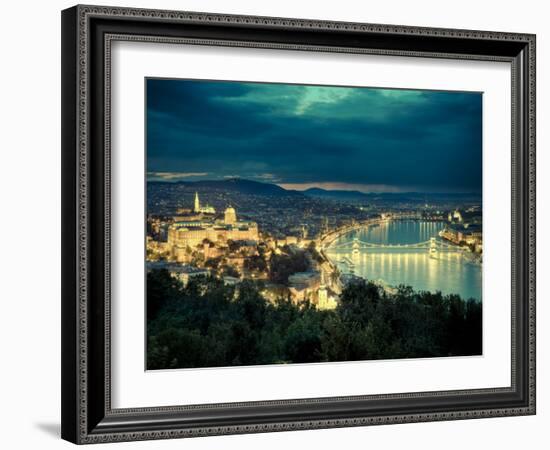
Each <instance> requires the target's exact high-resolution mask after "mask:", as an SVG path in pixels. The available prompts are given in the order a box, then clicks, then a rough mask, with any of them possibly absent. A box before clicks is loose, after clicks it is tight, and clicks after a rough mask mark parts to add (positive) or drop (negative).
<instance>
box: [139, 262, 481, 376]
mask: <svg viewBox="0 0 550 450" xmlns="http://www.w3.org/2000/svg"><path fill="white" fill-rule="evenodd" d="M281 276H282V274H281ZM261 290H262V286H261V284H260V283H258V282H254V281H250V280H245V281H243V282H241V283H239V284H238V285H237V286H227V285H224V283H223V281H221V280H219V279H216V278H213V277H209V278H206V277H202V278H194V279H193V280H191V281H190V282H189V284H188V285H187V286H186V287H183V285H182V284H181V283H180V282H179V281H177V280H175V279H174V278H172V277H171V276H170V275H169V273H168V272H166V271H164V270H159V271H152V272H150V273H149V274H148V276H147V342H148V346H147V367H148V369H165V368H186V367H219V366H238V365H255V364H279V363H311V362H328V361H354V360H370V359H396V358H420V357H440V356H464V355H479V354H481V344H482V340H481V338H482V334H481V324H482V309H481V304H480V303H479V302H476V301H474V300H468V301H464V300H462V299H461V298H460V297H458V296H456V295H448V296H443V295H442V294H441V293H439V292H438V293H430V292H416V291H414V290H413V289H412V288H410V287H405V286H401V287H399V289H398V290H397V292H396V293H394V294H389V293H387V292H385V291H384V290H383V289H382V288H380V287H379V286H378V285H376V284H374V283H372V282H367V281H364V280H362V281H359V282H356V283H353V284H351V285H349V286H348V287H347V288H345V289H344V292H343V293H342V295H341V297H340V303H339V305H338V307H337V308H336V309H334V310H330V311H320V310H317V309H316V308H315V307H314V306H313V305H311V304H309V303H307V302H305V303H302V304H300V305H296V304H294V303H292V302H291V301H290V300H288V299H285V298H280V299H278V300H277V301H275V302H268V301H267V300H265V299H264V298H263V297H262V295H261Z"/></svg>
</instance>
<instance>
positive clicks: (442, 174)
mask: <svg viewBox="0 0 550 450" xmlns="http://www.w3.org/2000/svg"><path fill="white" fill-rule="evenodd" d="M145 91H146V114H145V121H146V137H145V138H146V139H145V140H146V193H147V201H146V209H147V210H146V237H145V245H146V261H145V270H146V274H147V277H146V306H147V308H146V309H147V311H146V327H147V345H146V369H147V370H159V369H188V368H205V367H231V366H256V365H272V364H280V365H282V364H297V363H302V364H303V363H330V362H345V361H367V360H393V359H403V358H436V357H437V358H441V357H458V356H461V357H466V356H476V355H482V304H483V303H482V300H483V299H482V267H483V262H482V260H483V233H482V215H483V214H482V213H483V210H482V93H480V92H460V91H433V90H412V89H390V88H376V87H344V86H319V85H295V84H281V83H257V82H241V81H209V80H189V79H159V78H147V79H146V80H145Z"/></svg>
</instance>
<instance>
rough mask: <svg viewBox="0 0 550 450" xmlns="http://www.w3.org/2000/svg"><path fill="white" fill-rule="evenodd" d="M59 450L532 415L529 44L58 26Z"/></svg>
mask: <svg viewBox="0 0 550 450" xmlns="http://www.w3.org/2000/svg"><path fill="white" fill-rule="evenodd" d="M62 109H63V113H62V114H63V116H62V177H63V180H62V192H63V194H62V195H63V197H62V209H63V213H62V214H63V217H62V225H63V230H62V233H63V239H62V240H63V242H62V259H63V264H62V266H63V267H62V277H63V279H62V437H63V438H64V439H67V440H69V441H71V442H74V443H78V444H83V443H98V442H110V441H131V440H142V439H165V438H176V437H193V436H206V435H218V434H232V433H252V432H268V431H285V430H299V429H312V428H329V427H346V426H363V425H375V424H391V423H403V422H421V421H439V420H452V419H471V418H484V417H495V416H509V415H527V414H534V413H535V36H534V35H531V34H515V33H507V32H486V31H469V30H450V29H433V28H419V27H405V26H394V25H373V24H364V23H347V22H328V21H310V20H302V19H300V20H298V19H281V18H271V17H251V16H231V15H217V14H203V13H191V12H178V11H157V10H144V9H128V8H111V7H99V6H98V7H96V6H75V7H73V8H70V9H67V10H65V11H63V12H62Z"/></svg>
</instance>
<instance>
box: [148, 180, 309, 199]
mask: <svg viewBox="0 0 550 450" xmlns="http://www.w3.org/2000/svg"><path fill="white" fill-rule="evenodd" d="M155 183H157V184H161V183H162V184H172V185H179V186H185V187H186V188H189V189H195V190H202V191H204V190H220V191H225V192H236V193H240V194H249V195H268V196H276V197H283V196H300V197H302V196H303V194H301V193H299V192H297V191H287V190H286V189H283V188H282V187H280V186H277V185H276V184H271V183H261V182H259V181H252V180H245V179H242V178H229V179H227V180H201V181H176V182H164V181H150V182H149V183H148V184H155Z"/></svg>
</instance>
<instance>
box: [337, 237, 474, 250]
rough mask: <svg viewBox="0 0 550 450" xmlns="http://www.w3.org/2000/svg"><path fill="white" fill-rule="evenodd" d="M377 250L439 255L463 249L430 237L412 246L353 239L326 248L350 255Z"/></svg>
mask: <svg viewBox="0 0 550 450" xmlns="http://www.w3.org/2000/svg"><path fill="white" fill-rule="evenodd" d="M369 249H373V250H378V249H388V250H427V251H429V252H430V253H439V252H462V251H463V249H462V248H461V247H458V246H456V245H453V244H449V243H447V242H444V241H441V240H440V239H436V238H435V237H432V238H430V239H428V240H427V241H423V242H416V243H414V244H376V243H372V242H366V241H362V240H360V239H359V238H354V239H353V240H351V241H347V242H341V243H336V241H334V242H333V243H332V244H331V245H329V247H328V248H327V250H328V251H331V250H349V251H350V252H352V253H359V251H360V250H369Z"/></svg>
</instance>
